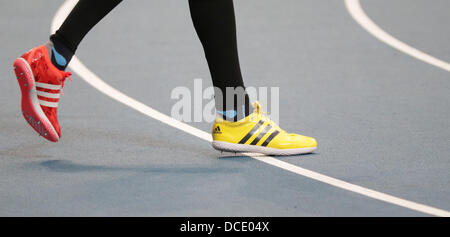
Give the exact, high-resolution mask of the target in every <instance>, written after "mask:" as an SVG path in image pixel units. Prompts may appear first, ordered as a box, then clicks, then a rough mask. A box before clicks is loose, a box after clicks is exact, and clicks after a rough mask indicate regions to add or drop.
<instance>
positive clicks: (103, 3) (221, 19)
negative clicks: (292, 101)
mask: <svg viewBox="0 0 450 237" xmlns="http://www.w3.org/2000/svg"><path fill="white" fill-rule="evenodd" d="M121 1H122V0H79V2H78V3H77V5H76V6H75V8H74V9H73V10H72V12H71V13H70V14H69V16H68V17H67V18H66V20H65V21H64V23H63V24H62V25H61V27H60V28H59V30H58V31H57V32H56V33H55V34H54V35H52V36H51V39H52V41H56V42H61V43H63V44H65V45H66V46H67V47H68V48H69V49H70V50H71V51H72V53H75V51H76V49H77V47H78V45H79V43H80V42H81V40H82V39H83V38H84V36H85V35H86V34H87V33H88V32H89V30H91V29H92V28H93V27H94V26H95V25H96V24H97V23H98V22H99V21H100V20H101V19H102V18H103V17H104V16H106V15H107V14H108V13H109V12H110V11H111V10H112V9H114V8H115V7H116V6H117V5H118V4H119V3H120V2H121ZM189 7H190V11H191V17H192V21H193V23H194V27H195V29H196V31H197V34H198V36H199V38H200V41H201V43H202V45H203V48H204V51H205V56H206V59H207V61H208V66H209V69H210V73H211V77H212V81H213V85H214V86H215V87H217V88H219V89H220V90H222V93H223V95H224V96H225V88H226V87H233V88H236V87H244V82H243V80H242V74H241V69H240V66H239V57H238V49H237V40H236V22H235V14H234V7H233V0H189ZM245 97H246V103H245V105H246V108H247V109H246V110H247V111H248V97H247V95H245ZM222 106H223V108H218V109H219V110H220V109H222V110H226V108H225V103H224V105H222ZM240 106H242V105H239V106H237V105H236V103H235V105H234V107H235V110H239V109H240V108H236V107H240Z"/></svg>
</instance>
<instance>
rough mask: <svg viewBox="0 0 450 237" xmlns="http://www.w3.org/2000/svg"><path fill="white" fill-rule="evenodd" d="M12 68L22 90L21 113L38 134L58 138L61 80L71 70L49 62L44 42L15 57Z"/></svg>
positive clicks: (59, 134) (50, 139)
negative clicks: (61, 68)
mask: <svg viewBox="0 0 450 237" xmlns="http://www.w3.org/2000/svg"><path fill="white" fill-rule="evenodd" d="M14 72H15V73H16V77H17V81H18V82H19V86H20V90H21V92H22V114H23V116H24V118H25V120H26V121H27V122H28V123H29V124H30V125H31V127H33V128H34V130H36V132H37V133H39V135H40V136H42V137H44V138H45V139H47V140H49V141H52V142H57V141H58V140H59V139H60V138H61V129H60V127H59V124H58V116H57V110H58V102H59V98H60V95H61V92H62V88H63V87H64V80H65V79H66V78H67V77H69V76H70V75H71V73H70V72H64V71H61V70H59V69H57V68H56V67H55V66H54V65H53V64H52V62H51V61H50V57H49V55H48V51H47V47H46V46H45V45H42V46H39V47H36V48H33V49H31V50H30V51H28V52H26V53H25V54H23V55H22V57H20V58H17V59H16V60H15V61H14ZM69 79H70V78H69Z"/></svg>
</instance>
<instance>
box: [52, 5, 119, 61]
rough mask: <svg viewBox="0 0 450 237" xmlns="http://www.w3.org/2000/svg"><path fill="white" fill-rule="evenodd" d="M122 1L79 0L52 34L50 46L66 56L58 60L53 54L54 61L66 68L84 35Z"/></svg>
mask: <svg viewBox="0 0 450 237" xmlns="http://www.w3.org/2000/svg"><path fill="white" fill-rule="evenodd" d="M121 1H122V0H79V1H78V3H77V5H75V7H74V8H73V10H72V11H71V12H70V14H69V16H67V18H66V19H65V20H64V22H63V24H62V25H61V27H60V28H59V29H58V30H57V31H56V33H55V34H53V35H52V36H50V42H49V46H50V47H49V48H51V47H52V46H53V47H54V49H55V51H56V52H57V54H60V55H62V56H63V57H64V60H56V59H57V58H55V55H52V56H51V58H52V63H53V64H54V65H55V66H56V67H57V68H58V69H60V70H64V69H65V68H66V66H67V64H68V63H69V61H70V59H71V58H72V56H73V55H74V53H75V51H76V50H77V48H78V45H79V44H80V42H81V40H82V39H83V38H84V36H86V34H87V33H88V32H89V31H90V30H91V29H92V28H93V27H94V26H95V25H96V24H97V23H98V22H99V21H100V20H101V19H103V17H105V16H106V15H107V14H108V13H109V12H110V11H111V10H112V9H114V7H116V6H117V5H118V4H119V3H120V2H121ZM52 51H53V50H52ZM50 53H52V54H53V52H50Z"/></svg>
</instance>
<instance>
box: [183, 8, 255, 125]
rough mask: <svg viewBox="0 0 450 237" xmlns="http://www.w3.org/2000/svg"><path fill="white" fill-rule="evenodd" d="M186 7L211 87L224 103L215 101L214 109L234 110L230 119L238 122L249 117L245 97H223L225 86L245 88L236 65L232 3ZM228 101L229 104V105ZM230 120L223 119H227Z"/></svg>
mask: <svg viewBox="0 0 450 237" xmlns="http://www.w3.org/2000/svg"><path fill="white" fill-rule="evenodd" d="M189 6H190V10H191V17H192V21H193V23H194V27H195V29H196V31H197V34H198V36H199V38H200V41H201V43H202V45H203V48H204V51H205V56H206V59H207V61H208V66H209V70H210V72H211V77H212V80H213V85H214V87H216V88H218V89H220V90H221V92H222V95H223V104H218V103H220V101H221V100H217V98H216V108H217V110H218V111H227V110H229V109H233V110H234V111H236V116H234V117H232V116H230V117H231V120H234V121H236V120H239V119H241V118H243V117H245V116H247V115H248V114H249V108H248V107H249V101H248V96H247V94H246V93H245V92H242V93H241V94H240V95H237V96H236V97H237V98H227V97H226V88H227V87H231V88H238V87H241V88H242V89H243V88H244V82H243V80H242V74H241V69H240V66H239V57H238V49H237V40H236V22H235V14H234V7H233V0H189ZM242 91H243V90H242ZM239 98H241V99H239ZM230 100H231V103H232V105H230V104H229V102H230ZM233 100H234V102H233ZM227 101H228V103H227ZM243 107H244V109H243ZM228 115H229V114H228ZM230 117H227V116H224V118H227V119H228V120H230Z"/></svg>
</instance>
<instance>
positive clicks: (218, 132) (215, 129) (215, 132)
mask: <svg viewBox="0 0 450 237" xmlns="http://www.w3.org/2000/svg"><path fill="white" fill-rule="evenodd" d="M213 134H222V132H221V131H220V127H219V126H217V127H215V128H214V130H213Z"/></svg>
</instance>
